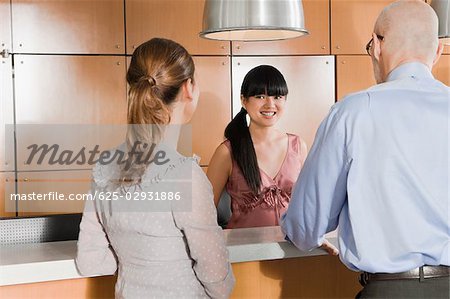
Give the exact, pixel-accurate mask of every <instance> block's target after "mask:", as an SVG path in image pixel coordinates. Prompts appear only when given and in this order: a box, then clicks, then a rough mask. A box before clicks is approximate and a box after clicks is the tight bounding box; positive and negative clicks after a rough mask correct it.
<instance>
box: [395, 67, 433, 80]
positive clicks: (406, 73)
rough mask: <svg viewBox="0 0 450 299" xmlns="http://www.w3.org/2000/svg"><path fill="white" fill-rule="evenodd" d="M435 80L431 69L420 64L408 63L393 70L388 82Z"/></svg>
mask: <svg viewBox="0 0 450 299" xmlns="http://www.w3.org/2000/svg"><path fill="white" fill-rule="evenodd" d="M408 77H410V78H433V75H432V74H431V71H430V69H429V68H428V67H427V66H426V65H425V64H423V63H420V62H408V63H405V64H402V65H400V66H398V67H396V68H395V69H393V70H392V71H391V72H390V74H389V75H388V77H387V79H386V82H388V81H394V80H399V79H403V78H408Z"/></svg>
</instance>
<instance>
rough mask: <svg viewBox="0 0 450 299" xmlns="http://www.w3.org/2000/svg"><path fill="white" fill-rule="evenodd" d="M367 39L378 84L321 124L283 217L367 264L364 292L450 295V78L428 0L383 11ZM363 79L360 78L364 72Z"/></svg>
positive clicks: (299, 238) (309, 241) (299, 232)
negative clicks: (436, 74) (333, 235)
mask: <svg viewBox="0 0 450 299" xmlns="http://www.w3.org/2000/svg"><path fill="white" fill-rule="evenodd" d="M366 49H367V51H368V53H369V55H370V56H371V58H372V62H373V69H374V74H375V78H376V81H377V83H378V84H377V85H375V86H373V87H371V88H369V89H367V90H364V91H361V92H357V93H354V94H350V95H347V96H346V97H345V98H344V99H343V100H342V101H340V102H339V103H337V104H335V105H334V106H333V107H332V108H331V111H330V113H329V114H328V116H327V117H326V119H325V120H324V121H323V122H322V124H321V125H320V128H319V129H318V131H317V135H316V139H315V141H314V145H313V147H312V149H311V151H310V153H309V155H308V158H307V160H306V162H305V165H304V166H303V169H302V171H301V173H300V175H299V178H298V180H297V183H296V185H295V187H294V190H293V193H292V198H291V201H290V204H289V209H288V210H287V212H286V214H285V215H283V217H282V221H281V223H282V224H281V225H282V229H283V230H284V232H285V233H286V237H287V238H288V239H290V240H291V241H292V242H293V243H294V244H295V245H296V246H297V247H298V248H300V249H301V250H311V249H313V248H315V247H319V246H322V247H325V248H328V250H329V252H333V250H336V249H335V248H333V246H332V245H330V244H329V243H328V242H327V241H326V240H325V238H324V234H325V233H327V232H330V231H332V230H334V229H336V228H337V227H338V226H339V228H338V235H339V238H338V245H339V251H340V259H341V261H342V262H343V263H344V264H345V265H346V266H347V267H348V268H350V269H352V270H355V271H360V272H362V275H361V278H362V284H363V285H364V289H363V290H362V291H361V292H360V293H359V294H358V296H359V297H358V298H446V299H448V298H450V296H449V267H448V266H449V264H450V235H449V232H450V224H449V221H450V202H449V194H450V193H449V157H448V156H449V144H450V143H449V136H450V135H449V124H450V122H449V113H450V110H449V101H450V100H449V99H450V88H449V87H447V86H445V85H444V84H442V83H441V82H439V81H437V80H435V79H434V78H433V75H432V74H431V68H432V67H433V65H434V64H435V63H436V61H437V60H438V58H439V57H440V54H441V52H442V45H441V44H440V43H439V41H438V20H437V16H436V14H435V13H434V11H433V10H432V8H431V7H430V6H429V5H428V4H426V3H424V2H423V1H418V0H417V1H416V0H410V1H398V2H395V3H393V4H391V5H389V6H387V7H386V8H385V9H384V10H383V11H382V13H381V14H380V16H379V17H378V19H377V21H376V24H375V27H374V32H373V34H372V36H371V39H370V42H369V43H368V44H367V46H366ZM355 80H358V78H357V77H355Z"/></svg>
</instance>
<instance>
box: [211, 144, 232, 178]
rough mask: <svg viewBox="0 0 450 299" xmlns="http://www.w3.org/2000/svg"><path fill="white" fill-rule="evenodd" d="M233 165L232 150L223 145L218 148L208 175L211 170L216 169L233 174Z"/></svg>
mask: <svg viewBox="0 0 450 299" xmlns="http://www.w3.org/2000/svg"><path fill="white" fill-rule="evenodd" d="M232 164H233V163H232V159H231V152H230V149H229V148H228V147H227V146H226V145H225V143H221V144H220V145H219V146H218V147H217V148H216V150H215V152H214V154H213V156H212V158H211V161H210V162H209V166H208V173H209V172H210V169H216V168H219V169H223V170H227V171H228V172H229V173H231V167H232Z"/></svg>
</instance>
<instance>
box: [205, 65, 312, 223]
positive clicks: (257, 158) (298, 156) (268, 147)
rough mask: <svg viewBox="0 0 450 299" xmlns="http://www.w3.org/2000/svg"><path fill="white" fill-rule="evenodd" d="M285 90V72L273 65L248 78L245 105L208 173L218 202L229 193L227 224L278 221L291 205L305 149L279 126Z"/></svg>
mask: <svg viewBox="0 0 450 299" xmlns="http://www.w3.org/2000/svg"><path fill="white" fill-rule="evenodd" d="M287 94H288V88H287V84H286V81H285V79H284V77H283V75H282V74H281V73H280V71H278V70H277V69H276V68H274V67H272V66H269V65H260V66H258V67H255V68H254V69H252V70H250V72H248V73H247V75H246V76H245V78H244V82H243V83H242V86H241V104H242V109H241V111H240V112H239V113H238V114H237V115H236V116H235V117H234V118H233V120H232V121H231V122H230V123H229V124H228V126H227V128H226V129H225V137H226V138H227V139H226V140H225V141H224V142H223V143H222V144H220V145H219V146H218V147H217V149H216V151H215V153H214V155H213V157H212V159H211V162H210V164H209V167H208V174H207V176H208V178H209V180H210V181H211V183H212V186H213V192H214V202H215V204H216V206H217V205H218V203H219V200H220V196H221V194H222V191H223V189H224V188H226V191H227V192H228V194H229V195H230V197H231V212H232V214H231V218H230V219H229V221H228V225H227V228H242V227H257V226H275V225H279V223H278V221H279V218H280V216H281V215H282V214H283V213H284V212H285V211H286V209H287V207H288V204H289V199H290V195H291V190H292V187H293V184H294V183H295V181H296V180H297V177H298V174H299V172H300V169H301V168H302V166H303V162H304V160H305V158H306V154H307V149H306V144H305V142H304V141H303V140H302V139H301V138H300V137H299V136H296V135H293V134H287V133H285V132H281V131H279V130H278V129H276V128H275V124H276V123H277V122H278V120H279V119H280V118H281V117H282V115H283V112H284V109H285V104H286V96H287ZM247 115H248V117H249V118H250V124H247V120H246V118H247Z"/></svg>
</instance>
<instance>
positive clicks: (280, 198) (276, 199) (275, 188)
mask: <svg viewBox="0 0 450 299" xmlns="http://www.w3.org/2000/svg"><path fill="white" fill-rule="evenodd" d="M299 141H300V137H299V136H297V135H292V134H288V142H289V144H288V151H287V153H286V156H285V158H284V161H283V163H282V165H281V167H280V170H279V171H278V173H277V174H276V176H275V177H274V178H271V177H270V176H269V175H267V174H266V173H265V172H264V171H263V170H262V169H260V174H261V190H262V191H261V192H260V194H259V195H256V194H255V193H254V192H253V191H252V190H251V189H250V187H249V186H248V184H247V182H246V181H245V178H244V175H243V174H242V171H241V169H240V167H239V166H238V164H237V162H236V161H235V160H234V159H232V161H233V162H232V163H233V166H232V171H231V176H230V177H229V178H228V182H227V185H226V190H227V192H228V194H229V195H230V197H231V212H232V214H231V218H230V220H229V221H228V225H227V228H243V227H258V226H276V225H279V219H280V217H281V215H282V214H283V213H284V212H286V209H287V207H288V204H289V200H290V198H291V191H292V187H293V185H294V183H295V182H296V180H297V177H298V175H299V173H300V170H301V168H302V166H303V165H302V156H303V155H304V154H305V153H301V152H300V146H299ZM223 143H224V144H225V146H227V147H228V149H229V150H230V153H231V143H230V141H228V140H225V141H224V142H223Z"/></svg>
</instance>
